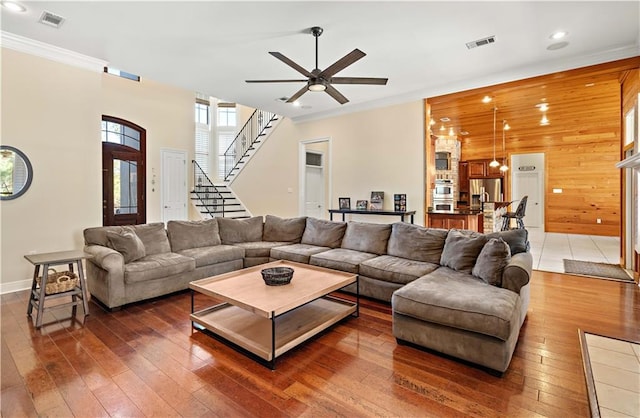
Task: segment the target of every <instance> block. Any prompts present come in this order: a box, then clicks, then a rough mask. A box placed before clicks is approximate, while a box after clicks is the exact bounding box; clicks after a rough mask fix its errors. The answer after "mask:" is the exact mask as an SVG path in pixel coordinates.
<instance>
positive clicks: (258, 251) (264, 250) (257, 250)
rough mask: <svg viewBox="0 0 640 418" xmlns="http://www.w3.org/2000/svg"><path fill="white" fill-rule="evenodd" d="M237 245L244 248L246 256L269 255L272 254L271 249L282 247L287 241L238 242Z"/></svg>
mask: <svg viewBox="0 0 640 418" xmlns="http://www.w3.org/2000/svg"><path fill="white" fill-rule="evenodd" d="M233 245H234V246H236V247H240V248H242V249H244V256H245V257H269V256H270V255H271V249H272V248H274V247H281V246H283V245H287V243H286V242H266V241H257V242H238V243H236V244H233Z"/></svg>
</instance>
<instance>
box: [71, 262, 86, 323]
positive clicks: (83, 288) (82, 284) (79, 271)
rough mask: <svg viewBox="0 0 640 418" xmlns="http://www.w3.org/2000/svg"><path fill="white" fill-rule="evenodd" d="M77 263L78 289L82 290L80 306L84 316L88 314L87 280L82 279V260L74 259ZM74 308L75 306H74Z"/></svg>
mask: <svg viewBox="0 0 640 418" xmlns="http://www.w3.org/2000/svg"><path fill="white" fill-rule="evenodd" d="M76 262H77V263H78V277H79V279H80V289H81V290H82V308H83V309H84V316H87V315H89V301H88V300H87V299H89V297H88V294H89V290H88V289H87V282H86V281H85V279H84V269H83V268H82V260H78V261H76ZM74 308H75V306H74Z"/></svg>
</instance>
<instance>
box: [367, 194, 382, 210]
mask: <svg viewBox="0 0 640 418" xmlns="http://www.w3.org/2000/svg"><path fill="white" fill-rule="evenodd" d="M383 207H384V192H371V207H370V209H372V210H382V208H383Z"/></svg>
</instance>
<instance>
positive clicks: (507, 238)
mask: <svg viewBox="0 0 640 418" xmlns="http://www.w3.org/2000/svg"><path fill="white" fill-rule="evenodd" d="M487 238H502V240H503V241H504V242H506V243H507V244H508V245H509V249H510V250H511V255H515V254H518V253H524V252H527V251H528V250H529V239H528V238H529V232H528V231H527V230H526V229H511V230H509V231H498V232H492V233H490V234H487Z"/></svg>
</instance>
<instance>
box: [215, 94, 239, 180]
mask: <svg viewBox="0 0 640 418" xmlns="http://www.w3.org/2000/svg"><path fill="white" fill-rule="evenodd" d="M237 120H238V118H237V109H236V104H235V103H218V110H217V126H218V178H220V179H223V178H224V177H225V175H226V170H229V169H230V168H231V167H230V164H232V163H233V158H229V156H226V157H225V155H224V153H225V152H226V151H227V149H228V148H229V147H230V146H231V144H232V143H233V140H234V139H235V137H236V135H237V133H238V132H237V130H238V127H237Z"/></svg>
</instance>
